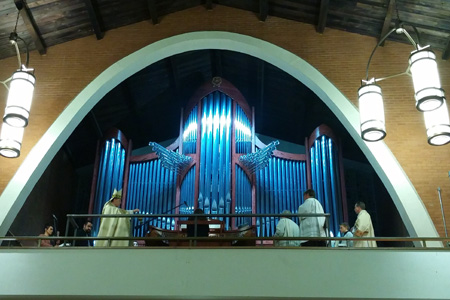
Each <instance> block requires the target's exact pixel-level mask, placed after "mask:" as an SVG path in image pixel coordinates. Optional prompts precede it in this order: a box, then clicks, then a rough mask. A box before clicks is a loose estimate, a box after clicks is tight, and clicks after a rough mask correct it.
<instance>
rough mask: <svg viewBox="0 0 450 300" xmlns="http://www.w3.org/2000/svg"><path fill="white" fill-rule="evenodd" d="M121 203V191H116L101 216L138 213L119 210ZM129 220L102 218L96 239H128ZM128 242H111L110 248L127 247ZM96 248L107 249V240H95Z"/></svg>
mask: <svg viewBox="0 0 450 300" xmlns="http://www.w3.org/2000/svg"><path fill="white" fill-rule="evenodd" d="M121 202H122V190H120V191H116V190H115V189H114V193H113V194H112V197H111V199H109V201H108V202H106V203H105V205H104V206H103V210H102V214H103V215H131V214H133V213H135V212H139V209H137V208H136V209H134V210H125V209H121V208H119V206H120V203H121ZM130 230H131V219H130V218H126V217H124V218H102V219H101V221H100V228H99V231H98V235H97V236H98V237H130ZM129 244H130V242H129V241H128V240H111V247H128V245H129ZM95 246H96V247H107V246H108V240H97V241H96V242H95Z"/></svg>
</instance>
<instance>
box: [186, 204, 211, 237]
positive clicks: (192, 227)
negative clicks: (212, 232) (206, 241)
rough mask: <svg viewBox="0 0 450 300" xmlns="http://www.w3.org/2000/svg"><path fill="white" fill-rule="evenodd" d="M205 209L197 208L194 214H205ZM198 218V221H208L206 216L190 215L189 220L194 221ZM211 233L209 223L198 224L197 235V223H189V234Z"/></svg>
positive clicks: (205, 234) (189, 235)
mask: <svg viewBox="0 0 450 300" xmlns="http://www.w3.org/2000/svg"><path fill="white" fill-rule="evenodd" d="M203 213H204V212H203V209H201V208H197V209H196V210H194V215H200V214H203ZM195 219H197V221H206V217H192V216H191V217H189V218H188V220H189V221H194V220H195ZM208 234H209V225H208V224H197V235H195V224H188V225H187V236H188V237H191V236H200V237H205V236H208Z"/></svg>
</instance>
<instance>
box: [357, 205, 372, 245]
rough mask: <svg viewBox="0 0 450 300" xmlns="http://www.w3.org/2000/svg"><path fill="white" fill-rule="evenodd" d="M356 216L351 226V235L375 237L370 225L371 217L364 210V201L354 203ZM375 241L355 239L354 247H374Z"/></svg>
mask: <svg viewBox="0 0 450 300" xmlns="http://www.w3.org/2000/svg"><path fill="white" fill-rule="evenodd" d="M355 213H356V214H357V215H358V218H356V222H355V226H353V235H354V236H357V237H375V232H374V230H373V226H372V219H371V218H370V215H369V213H368V212H367V211H366V205H365V204H364V202H356V203H355ZM376 246H377V242H376V241H367V240H366V241H362V240H361V241H355V247H376Z"/></svg>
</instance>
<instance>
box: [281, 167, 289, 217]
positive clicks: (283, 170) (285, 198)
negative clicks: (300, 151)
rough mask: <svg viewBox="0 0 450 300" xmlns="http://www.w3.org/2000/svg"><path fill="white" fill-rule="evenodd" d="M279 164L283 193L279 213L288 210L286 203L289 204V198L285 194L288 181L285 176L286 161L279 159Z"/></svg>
mask: <svg viewBox="0 0 450 300" xmlns="http://www.w3.org/2000/svg"><path fill="white" fill-rule="evenodd" d="M280 163H281V184H282V187H281V190H282V193H283V203H282V205H281V209H280V210H279V212H280V213H282V212H283V210H285V209H287V208H288V205H289V204H288V203H289V197H288V194H287V187H286V183H287V182H288V180H289V177H288V176H287V174H286V161H285V160H283V159H280Z"/></svg>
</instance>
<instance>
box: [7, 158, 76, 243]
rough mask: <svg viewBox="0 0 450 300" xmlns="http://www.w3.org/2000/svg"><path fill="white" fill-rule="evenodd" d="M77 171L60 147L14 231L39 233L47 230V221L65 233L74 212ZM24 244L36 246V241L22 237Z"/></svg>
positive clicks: (20, 215) (24, 206) (12, 231)
mask: <svg viewBox="0 0 450 300" xmlns="http://www.w3.org/2000/svg"><path fill="white" fill-rule="evenodd" d="M76 187H77V175H76V173H75V172H74V170H73V168H72V166H71V163H70V161H69V159H68V157H67V155H66V154H65V153H64V151H59V152H58V154H57V155H56V156H55V158H54V159H53V160H52V162H51V163H50V165H49V167H48V168H47V169H46V170H45V172H44V173H43V174H42V176H41V178H40V179H39V181H38V182H37V183H36V185H35V187H34V189H33V190H32V192H31V193H30V195H29V197H28V198H27V200H26V201H25V203H24V205H23V206H22V209H21V210H20V212H19V213H18V215H17V217H16V219H15V220H14V222H13V224H12V225H11V227H10V234H13V235H16V236H37V235H39V234H41V233H44V226H45V224H46V223H50V224H52V225H53V224H54V218H53V216H52V215H55V216H56V218H57V220H58V221H57V223H56V225H57V230H58V231H60V233H61V235H63V234H64V231H65V223H66V215H67V214H68V213H73V211H74V207H75V205H76V201H74V200H75V195H76ZM22 245H23V246H33V245H35V243H34V242H30V241H22Z"/></svg>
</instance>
